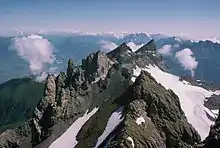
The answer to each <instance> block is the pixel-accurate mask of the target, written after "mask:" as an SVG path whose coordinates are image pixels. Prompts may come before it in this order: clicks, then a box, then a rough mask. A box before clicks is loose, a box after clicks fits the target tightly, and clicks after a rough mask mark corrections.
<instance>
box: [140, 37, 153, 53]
mask: <svg viewBox="0 0 220 148" xmlns="http://www.w3.org/2000/svg"><path fill="white" fill-rule="evenodd" d="M146 51H156V43H155V41H154V39H152V40H150V42H148V43H147V44H145V45H144V46H142V47H141V48H140V49H138V50H137V51H136V53H138V52H146Z"/></svg>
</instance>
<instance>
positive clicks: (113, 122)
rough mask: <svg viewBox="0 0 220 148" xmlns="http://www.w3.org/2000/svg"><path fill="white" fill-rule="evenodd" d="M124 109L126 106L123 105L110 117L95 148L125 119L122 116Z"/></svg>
mask: <svg viewBox="0 0 220 148" xmlns="http://www.w3.org/2000/svg"><path fill="white" fill-rule="evenodd" d="M123 109H124V107H123V106H121V107H119V108H118V109H117V110H115V111H114V112H113V113H112V114H111V116H110V118H109V119H108V123H107V125H106V127H105V130H104V132H103V133H102V135H101V136H100V137H99V138H98V141H97V143H96V145H95V148H97V147H98V146H99V145H100V144H101V143H102V142H103V141H104V140H105V139H106V138H107V137H108V135H109V134H110V133H111V132H112V131H113V130H114V129H115V128H116V127H117V126H118V125H119V124H120V123H121V122H122V121H123V119H124V117H122V111H123Z"/></svg>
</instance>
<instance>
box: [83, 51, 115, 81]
mask: <svg viewBox="0 0 220 148" xmlns="http://www.w3.org/2000/svg"><path fill="white" fill-rule="evenodd" d="M112 65H113V62H112V61H111V60H110V59H109V58H108V57H107V56H106V55H105V53H103V52H101V51H98V52H96V53H92V54H90V55H89V56H88V57H87V58H86V59H84V60H83V61H82V68H83V69H84V70H85V71H84V74H85V77H86V79H87V80H88V82H90V83H91V82H92V81H98V80H99V79H100V78H102V79H105V77H106V75H107V73H108V71H109V69H110V68H111V67H112Z"/></svg>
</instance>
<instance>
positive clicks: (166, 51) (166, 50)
mask: <svg viewBox="0 0 220 148" xmlns="http://www.w3.org/2000/svg"><path fill="white" fill-rule="evenodd" d="M158 52H159V53H160V54H162V55H164V56H171V55H172V46H171V45H164V46H163V47H161V48H160V49H158Z"/></svg>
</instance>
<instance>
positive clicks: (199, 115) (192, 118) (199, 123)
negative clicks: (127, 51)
mask: <svg viewBox="0 0 220 148" xmlns="http://www.w3.org/2000/svg"><path fill="white" fill-rule="evenodd" d="M143 70H146V71H148V72H149V73H150V74H151V75H152V76H153V77H154V78H155V79H156V81H157V82H158V83H161V84H162V85H163V86H164V87H165V88H166V89H172V90H173V91H174V93H175V94H177V95H178V97H179V99H180V103H181V108H182V110H183V111H184V113H185V115H186V117H187V120H188V122H189V123H191V124H192V126H193V127H194V128H195V129H196V130H197V131H198V132H199V134H200V136H201V138H202V140H204V139H205V137H207V136H208V134H209V130H210V126H211V125H212V124H213V123H214V122H213V121H211V120H210V119H209V118H208V117H207V115H206V112H207V110H209V109H207V108H206V107H205V106H204V101H205V98H206V97H211V96H212V95H213V94H215V93H216V94H217V93H218V92H219V91H217V92H212V91H209V90H206V89H204V88H202V87H198V86H193V85H190V84H187V83H184V82H182V81H179V77H178V76H175V75H172V74H169V73H166V72H163V71H162V70H160V69H159V68H158V67H156V66H152V65H150V66H147V68H145V69H143ZM209 113H210V112H209ZM210 114H211V113H210Z"/></svg>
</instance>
